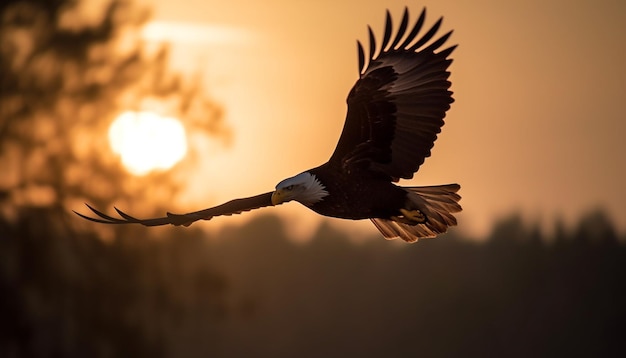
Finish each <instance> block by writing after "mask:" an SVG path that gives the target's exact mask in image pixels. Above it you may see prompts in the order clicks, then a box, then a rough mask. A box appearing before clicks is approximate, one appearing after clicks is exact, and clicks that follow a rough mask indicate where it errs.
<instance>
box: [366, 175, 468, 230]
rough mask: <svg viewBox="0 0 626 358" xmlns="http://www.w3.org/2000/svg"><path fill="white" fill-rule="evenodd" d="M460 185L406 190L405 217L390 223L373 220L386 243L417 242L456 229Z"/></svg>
mask: <svg viewBox="0 0 626 358" xmlns="http://www.w3.org/2000/svg"><path fill="white" fill-rule="evenodd" d="M460 188H461V186H460V185H459V184H446V185H435V186H414V187H404V188H403V189H405V190H406V191H407V204H406V207H405V208H404V210H403V211H402V214H403V215H399V216H394V217H392V218H390V219H378V218H376V219H372V222H373V223H374V225H376V227H377V228H378V230H380V232H381V233H382V234H383V236H385V238H386V239H394V238H396V237H399V238H401V239H402V240H404V241H406V242H416V241H417V240H419V239H421V238H432V237H435V236H437V235H438V234H441V233H444V232H446V230H447V229H448V227H450V226H454V225H456V218H455V217H454V215H453V214H454V213H457V212H459V211H461V205H459V200H461V196H460V195H459V194H457V192H458V191H459V189H460Z"/></svg>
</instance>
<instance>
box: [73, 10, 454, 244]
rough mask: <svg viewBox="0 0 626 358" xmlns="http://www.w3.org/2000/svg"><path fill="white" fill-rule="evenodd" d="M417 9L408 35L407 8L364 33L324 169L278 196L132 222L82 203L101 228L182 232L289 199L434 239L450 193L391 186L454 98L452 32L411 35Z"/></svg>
mask: <svg viewBox="0 0 626 358" xmlns="http://www.w3.org/2000/svg"><path fill="white" fill-rule="evenodd" d="M425 17H426V9H423V10H422V12H421V14H420V16H419V18H418V19H417V21H416V22H415V23H414V24H413V26H412V27H410V28H411V30H410V31H408V32H407V30H408V29H409V26H408V25H409V14H408V9H406V8H405V10H404V13H403V16H402V20H401V22H400V25H399V27H398V29H397V31H396V32H395V35H393V36H392V28H393V24H392V19H391V15H390V13H389V11H387V16H386V22H385V32H384V34H383V39H382V44H381V46H380V48H379V49H378V51H377V46H376V39H375V37H374V34H373V32H372V29H371V27H368V30H369V42H370V44H369V53H368V56H367V63H366V56H365V51H364V49H363V46H362V45H361V43H360V42H359V41H357V50H358V61H359V78H358V80H357V81H356V83H355V84H354V87H352V90H351V91H350V93H349V94H348V98H347V104H348V113H347V117H346V120H345V124H344V127H343V131H342V133H341V136H340V138H339V142H338V143H337V147H336V148H335V151H334V153H333V154H332V156H331V157H330V159H329V160H328V162H327V163H325V164H322V165H321V166H318V167H316V168H313V169H309V170H307V171H304V172H302V173H300V174H298V175H296V176H294V177H291V178H288V179H285V180H283V181H281V182H280V183H278V185H276V190H274V191H271V192H268V193H265V194H261V195H257V196H253V197H249V198H243V199H236V200H232V201H229V202H227V203H225V204H222V205H219V206H216V207H213V208H209V209H204V210H200V211H195V212H191V213H187V214H182V215H180V214H172V213H167V215H166V216H165V217H160V218H152V219H137V218H135V217H132V216H130V215H128V214H126V213H124V212H123V211H121V210H119V209H117V208H115V210H116V211H117V213H118V214H119V215H120V217H119V218H115V217H111V216H109V215H107V214H104V213H102V212H100V211H98V210H96V209H94V208H93V207H91V206H89V205H88V204H87V207H88V208H89V209H90V210H92V211H93V212H94V213H95V214H96V215H97V216H98V217H89V216H85V215H83V214H80V213H77V212H76V214H78V215H80V216H81V217H83V218H85V219H87V220H91V221H95V222H98V223H105V224H142V225H146V226H157V225H167V224H171V225H184V226H188V225H190V224H191V223H193V222H195V221H197V220H210V219H211V218H213V217H215V216H220V215H232V214H238V213H241V212H244V211H249V210H253V209H257V208H261V207H266V206H273V205H279V204H282V203H284V202H288V201H291V200H295V201H297V202H300V203H301V204H303V205H304V206H306V207H308V208H309V209H311V210H313V211H315V212H317V213H318V214H321V215H325V216H330V217H336V218H343V219H352V220H359V219H370V220H371V221H372V222H373V223H374V225H375V226H376V227H377V228H378V230H380V232H381V233H382V235H383V236H384V237H385V238H387V239H393V238H397V237H399V238H401V239H402V240H404V241H406V242H415V241H417V240H418V239H420V238H429V237H435V236H436V235H437V234H441V233H444V232H446V230H447V228H448V227H449V226H453V225H456V219H455V217H454V215H453V214H454V213H456V212H459V211H461V206H460V205H459V203H458V202H459V200H460V199H461V197H460V196H459V195H458V194H457V192H458V190H459V189H460V186H459V185H458V184H447V185H436V186H412V187H402V186H398V185H396V184H394V183H395V182H398V181H399V180H400V179H401V178H402V179H410V178H412V177H413V174H414V173H415V172H417V170H418V169H419V167H420V165H421V164H422V163H423V162H424V159H425V158H426V157H428V156H430V150H431V148H432V147H433V145H434V142H435V140H436V139H437V134H438V133H439V132H440V131H441V127H442V126H443V124H444V121H443V118H444V117H445V115H446V111H447V110H448V109H449V108H450V104H451V103H452V102H453V101H454V100H453V99H452V92H451V91H449V88H450V82H449V81H448V77H449V75H450V73H449V72H448V70H447V69H448V66H449V65H450V63H451V62H452V60H451V59H449V58H448V56H449V55H450V54H451V53H452V51H453V50H454V49H455V48H456V45H454V46H450V47H447V48H446V49H443V50H440V48H441V46H442V45H443V44H444V43H445V42H446V41H447V40H448V38H449V37H450V35H451V34H452V31H449V32H447V33H445V34H444V35H442V36H441V37H439V38H437V39H436V40H434V41H433V38H435V34H436V33H437V31H438V30H439V27H440V25H441V22H442V18H440V19H439V20H438V21H437V22H435V24H434V25H433V26H432V27H431V28H430V29H429V30H428V31H426V33H424V34H423V35H422V36H421V37H419V36H418V33H419V32H420V30H421V28H422V26H423V25H424V20H425Z"/></svg>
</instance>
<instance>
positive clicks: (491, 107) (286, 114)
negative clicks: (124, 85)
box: [152, 0, 626, 235]
mask: <svg viewBox="0 0 626 358" xmlns="http://www.w3.org/2000/svg"><path fill="white" fill-rule="evenodd" d="M261 3H263V5H261ZM152 4H153V6H154V20H155V21H157V22H160V23H161V25H160V26H164V24H166V25H167V24H169V25H168V26H170V25H171V26H174V27H173V28H177V29H179V30H180V31H179V32H176V31H174V30H172V29H173V28H170V29H169V30H168V31H166V33H167V35H163V34H161V35H158V34H157V36H162V37H166V38H167V37H169V38H170V39H171V40H172V41H174V42H175V43H176V44H178V45H176V46H175V47H174V51H175V53H174V55H175V59H174V64H175V65H176V66H177V67H178V68H185V69H190V70H198V69H200V70H203V71H204V73H205V78H206V86H207V88H208V89H209V91H210V92H211V94H212V95H213V96H214V97H215V98H217V99H218V100H219V101H220V102H221V103H222V104H223V106H224V107H225V113H226V119H227V121H228V122H229V123H230V124H231V126H232V128H233V129H234V141H233V143H232V145H231V146H230V147H228V148H223V147H219V146H218V145H211V144H206V149H205V151H206V156H205V159H204V162H203V163H202V165H201V167H199V168H198V172H197V173H194V175H193V176H192V177H191V178H190V183H189V185H190V191H189V193H191V195H189V196H193V198H194V199H195V200H192V201H189V205H190V207H189V209H197V208H198V207H199V206H203V205H213V204H216V203H217V202H220V201H225V200H229V199H232V198H235V197H241V196H246V195H254V194H257V193H259V192H264V191H269V190H272V189H273V188H274V186H275V184H276V183H277V182H278V181H280V180H281V179H283V178H285V177H287V176H291V175H294V174H297V173H299V172H301V171H303V170H305V169H308V168H310V167H313V166H316V165H318V164H320V163H322V162H324V161H326V160H327V159H328V157H329V155H330V154H331V153H332V150H333V149H334V146H335V144H336V141H337V138H338V137H339V134H340V130H341V127H342V125H343V121H344V118H345V110H346V108H345V98H346V95H347V93H348V91H349V90H350V88H351V87H352V85H353V84H354V82H355V80H356V78H357V57H356V40H357V39H361V40H365V39H366V38H367V31H366V29H367V28H366V25H367V24H370V25H372V28H373V30H374V32H375V33H376V34H378V36H381V34H382V26H383V21H384V15H385V9H387V8H388V9H389V10H390V11H391V13H392V15H394V18H395V19H396V21H398V20H399V18H400V16H401V13H402V9H403V8H404V6H405V5H406V4H407V3H406V2H403V1H395V0H394V1H384V2H382V1H369V2H367V1H293V0H274V1H264V2H249V1H242V0H235V1H200V0H195V1H194V0H176V1H173V0H159V1H155V2H153V3H152ZM422 6H426V7H427V9H428V12H427V24H428V25H430V24H432V23H433V22H434V21H436V19H437V18H438V17H439V16H444V23H443V26H442V30H448V29H454V30H455V32H454V34H453V36H452V37H451V40H450V44H454V43H458V44H459V47H458V49H457V50H456V51H455V52H454V53H453V55H452V57H453V58H454V63H453V64H452V66H451V71H452V76H451V80H452V90H453V91H454V93H455V94H454V97H455V99H456V102H455V103H454V104H453V105H452V109H451V110H450V111H449V112H448V115H447V117H446V125H445V126H444V127H443V132H442V134H441V135H440V136H439V139H438V140H437V142H436V143H435V148H434V150H433V156H432V157H431V158H429V159H427V160H426V162H425V164H424V165H423V166H422V168H421V169H420V172H419V173H418V174H417V175H416V178H415V179H414V180H411V181H409V182H404V183H403V184H405V185H407V184H410V185H429V184H441V183H449V182H458V183H460V184H461V186H462V188H461V195H462V196H463V200H462V201H461V204H462V205H463V207H464V211H463V213H462V214H461V215H460V227H461V230H466V231H468V232H470V233H474V234H477V235H479V234H482V233H485V232H486V230H488V228H489V227H490V225H491V223H492V222H493V220H494V219H495V218H499V217H503V216H507V215H509V214H511V213H513V212H516V211H520V212H522V213H523V215H524V217H526V218H527V219H528V220H529V221H534V220H540V221H541V222H542V223H544V224H549V223H551V222H552V221H553V220H554V219H555V218H556V217H557V216H562V217H563V218H565V219H566V220H567V222H572V221H574V220H576V219H577V218H579V217H580V216H581V215H583V214H584V213H586V212H589V211H591V210H593V209H595V208H597V207H604V208H607V210H609V212H610V214H611V215H612V217H613V218H614V219H615V220H616V222H617V223H618V225H619V227H620V229H621V230H625V229H626V190H624V189H623V188H622V185H623V184H624V183H625V182H626V165H625V163H624V162H625V160H624V155H625V154H626V140H625V139H624V138H623V137H624V134H625V133H626V123H625V120H624V119H625V118H624V117H625V113H626V112H625V111H624V110H623V106H624V105H625V104H624V102H625V101H626V71H625V70H624V67H623V66H624V64H625V63H626V45H625V44H626V2H624V1H621V0H615V1H607V0H600V1H592V0H589V1H528V0H519V1H498V0H485V1H472V2H469V1H443V0H438V1H422V2H411V5H410V6H409V9H410V11H411V13H412V16H413V18H415V16H417V15H418V14H419V11H421V8H422ZM183 25H184V26H183ZM156 32H157V33H158V30H157V31H156ZM442 33H443V32H442ZM269 210H273V211H274V212H275V213H281V214H284V215H291V216H292V218H293V220H294V223H295V224H294V225H295V226H296V227H307V225H308V226H310V225H311V223H312V222H313V221H310V220H309V219H310V218H313V217H315V216H316V214H314V213H309V212H307V211H306V210H303V209H300V208H299V205H297V204H293V203H291V204H287V205H283V206H282V207H278V208H271V209H269ZM229 220H231V219H229ZM368 225H369V223H368ZM359 227H361V226H359ZM363 227H364V226H363ZM366 230H370V227H369V226H367V229H366ZM371 232H372V233H374V232H375V229H374V228H373V226H372V227H371Z"/></svg>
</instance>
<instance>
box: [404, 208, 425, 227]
mask: <svg viewBox="0 0 626 358" xmlns="http://www.w3.org/2000/svg"><path fill="white" fill-rule="evenodd" d="M400 212H401V213H402V215H403V216H404V218H406V219H408V220H410V221H411V222H412V223H416V224H423V223H425V222H426V215H424V213H422V211H421V210H418V209H415V210H406V209H400Z"/></svg>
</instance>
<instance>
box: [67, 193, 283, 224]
mask: <svg viewBox="0 0 626 358" xmlns="http://www.w3.org/2000/svg"><path fill="white" fill-rule="evenodd" d="M85 205H87V207H88V208H89V209H90V210H91V211H93V212H94V214H96V215H97V216H98V217H89V216H86V215H83V214H81V213H78V212H76V211H74V213H75V214H76V215H78V216H80V217H82V218H83V219H87V220H90V221H95V222H97V223H102V224H141V225H144V226H159V225H168V224H171V225H176V226H179V225H184V226H189V225H191V224H192V223H193V222H195V221H198V220H210V219H211V218H213V217H215V216H222V215H233V214H239V213H241V212H244V211H250V210H254V209H258V208H262V207H265V206H272V192H269V193H265V194H261V195H257V196H252V197H249V198H243V199H235V200H231V201H229V202H227V203H224V204H222V205H218V206H215V207H212V208H208V209H204V210H200V211H194V212H191V213H187V214H172V213H167V216H164V217H160V218H152V219H137V218H135V217H132V216H130V215H128V214H126V213H125V212H123V211H121V210H119V209H118V208H115V211H117V213H118V214H119V216H120V218H114V217H112V216H109V215H107V214H105V213H103V212H101V211H98V210H96V209H94V208H93V207H91V206H90V205H89V204H85Z"/></svg>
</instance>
